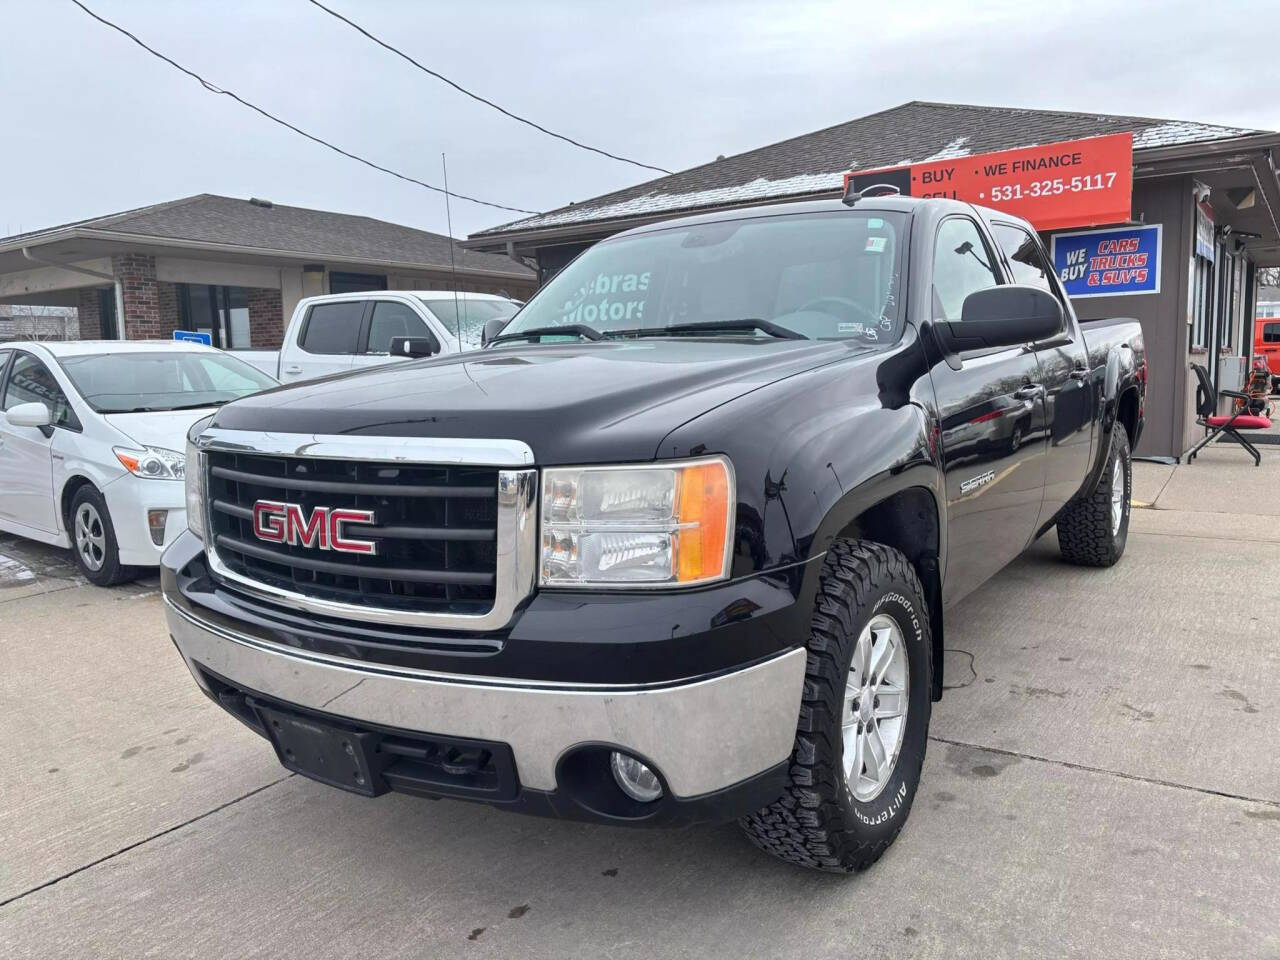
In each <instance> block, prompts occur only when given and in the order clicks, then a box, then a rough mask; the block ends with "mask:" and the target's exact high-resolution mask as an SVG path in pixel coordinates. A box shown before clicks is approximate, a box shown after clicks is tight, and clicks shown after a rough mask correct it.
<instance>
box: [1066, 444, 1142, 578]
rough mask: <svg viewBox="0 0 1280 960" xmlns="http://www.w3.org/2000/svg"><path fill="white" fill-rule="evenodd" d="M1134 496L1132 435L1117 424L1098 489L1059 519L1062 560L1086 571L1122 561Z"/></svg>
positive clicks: (1070, 507)
mask: <svg viewBox="0 0 1280 960" xmlns="http://www.w3.org/2000/svg"><path fill="white" fill-rule="evenodd" d="M1132 493H1133V463H1132V461H1131V459H1130V457H1129V435H1128V434H1127V433H1126V432H1125V429H1124V427H1123V426H1121V425H1120V424H1118V423H1117V424H1116V425H1115V427H1114V428H1113V429H1112V431H1111V450H1110V451H1109V452H1108V455H1107V462H1106V465H1105V466H1104V467H1103V468H1102V479H1101V480H1099V481H1098V488H1097V489H1096V490H1094V491H1093V493H1092V494H1091V495H1090V496H1087V497H1082V498H1080V499H1079V500H1075V501H1072V502H1071V503H1070V504H1068V505H1067V508H1066V509H1065V510H1064V511H1063V512H1062V515H1061V516H1060V517H1058V549H1059V550H1060V551H1061V552H1062V557H1063V559H1064V560H1066V561H1068V562H1069V563H1078V564H1080V565H1081V566H1085V567H1109V566H1111V565H1112V564H1114V563H1115V562H1116V561H1117V560H1119V559H1120V557H1121V556H1122V555H1123V554H1124V545H1125V542H1126V541H1127V540H1128V539H1129V511H1130V502H1129V500H1130V496H1131V495H1132Z"/></svg>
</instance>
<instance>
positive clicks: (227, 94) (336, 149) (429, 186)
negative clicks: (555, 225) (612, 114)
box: [71, 0, 539, 213]
mask: <svg viewBox="0 0 1280 960" xmlns="http://www.w3.org/2000/svg"><path fill="white" fill-rule="evenodd" d="M71 2H72V3H74V4H75V5H76V6H77V7H79V8H80V9H81V10H83V11H84V12H85V13H87V14H88V15H89V16H91V17H93V19H95V20H97V21H98V22H99V23H101V24H103V25H104V26H108V27H110V28H111V29H112V30H115V31H116V32H117V33H121V34H124V36H126V37H128V38H129V39H130V40H132V41H133V42H134V43H136V44H137V45H138V46H140V47H141V48H142V49H143V50H145V51H147V53H149V54H151V55H152V56H153V57H157V58H159V59H161V60H163V61H164V62H165V63H167V64H169V66H171V67H173V68H174V69H175V70H180V71H181V72H182V73H185V74H186V75H187V76H189V77H191V78H192V79H193V80H195V81H196V82H197V83H199V84H200V86H202V87H204V88H205V89H206V90H208V91H209V92H210V93H217V94H221V95H222V96H224V97H230V98H231V99H232V100H234V101H235V102H236V103H238V104H240V105H241V106H242V107H248V108H249V109H250V110H252V111H253V112H254V113H257V114H261V115H262V116H264V117H266V118H267V119H268V120H270V121H271V122H272V123H278V124H280V126H282V127H285V128H287V129H289V130H292V131H293V132H294V133H296V134H298V135H299V136H302V137H306V138H307V139H308V140H310V141H312V142H313V143H318V144H320V146H322V147H328V148H329V149H330V150H332V151H333V152H334V153H340V154H342V156H344V157H347V158H348V159H350V160H355V161H356V162H357V163H363V164H364V165H365V166H366V167H372V168H373V169H374V170H378V171H380V172H382V173H387V174H390V175H391V176H393V177H396V178H397V179H400V180H404V181H407V182H408V183H415V184H417V185H418V186H420V187H426V188H427V189H428V190H434V191H435V192H436V193H446V191H445V190H443V189H442V188H440V187H437V186H435V185H433V184H430V183H427V182H426V181H423V180H419V179H417V178H416V177H411V176H409V175H408V174H405V173H400V172H398V171H396V170H392V169H391V168H390V167H384V166H382V165H381V164H378V163H374V162H373V161H372V160H366V159H365V158H364V157H361V156H358V155H356V154H354V153H352V152H351V151H350V150H343V149H342V148H341V147H339V146H336V145H334V144H332V143H330V142H329V141H328V140H325V139H323V138H321V137H317V136H315V135H314V134H310V133H307V131H305V130H303V129H301V128H299V127H295V126H294V125H293V124H292V123H290V122H289V121H287V120H282V119H280V118H279V117H277V116H276V115H275V114H273V113H269V112H268V111H266V110H264V109H262V107H260V106H258V105H257V104H254V103H250V102H249V101H248V100H246V99H244V98H243V97H241V96H240V95H239V94H236V93H233V92H232V91H230V90H224V89H223V88H222V87H219V86H218V85H217V84H214V83H210V82H209V81H208V80H206V79H205V78H204V77H202V76H200V74H198V73H196V72H195V71H194V70H188V69H187V68H186V67H184V66H183V65H182V64H180V63H178V62H177V61H176V60H173V59H171V58H170V57H166V56H165V55H164V54H163V53H161V52H160V51H159V50H156V49H155V48H153V47H149V46H147V44H145V43H143V42H142V41H141V40H139V39H138V38H137V37H136V36H134V35H133V34H132V33H130V32H129V31H128V30H126V29H125V28H124V27H122V26H120V25H119V24H116V23H112V22H111V21H110V20H108V19H107V18H106V17H102V16H99V15H98V14H96V13H94V12H93V11H92V10H90V9H89V8H88V7H86V6H85V5H84V4H83V3H81V2H80V0H71ZM452 195H453V196H455V197H457V198H458V199H459V200H470V201H471V202H472V203H478V204H480V205H481V206H484V207H494V208H496V209H498V210H510V211H511V212H512V213H538V212H539V211H537V210H525V209H524V208H523V207H509V206H507V205H506V204H504V203H491V202H490V201H488V200H480V199H478V198H476V197H469V196H467V195H466V194H465V193H454V194H452Z"/></svg>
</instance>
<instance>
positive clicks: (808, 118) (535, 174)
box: [0, 0, 1280, 236]
mask: <svg viewBox="0 0 1280 960" xmlns="http://www.w3.org/2000/svg"><path fill="white" fill-rule="evenodd" d="M85 2H86V3H87V5H88V6H90V7H91V8H93V9H95V10H97V12H98V13H100V14H102V15H103V16H105V17H107V18H109V19H111V20H115V21H117V22H118V23H120V24H121V25H122V26H125V27H126V28H128V29H130V30H132V31H133V32H134V33H136V34H138V36H139V37H140V38H141V39H142V40H144V41H147V42H148V43H150V44H151V45H153V46H155V47H157V48H159V49H160V50H161V51H163V52H165V53H167V54H168V55H170V56H171V57H173V58H174V59H176V60H178V61H179V62H182V63H185V64H186V65H187V66H189V67H191V68H192V69H194V70H196V71H197V72H200V73H202V74H204V75H205V76H206V77H207V78H208V79H209V80H211V81H213V82H215V83H217V84H219V85H221V86H223V87H226V88H228V89H231V90H234V91H236V92H237V93H239V94H240V95H241V96H243V97H245V98H246V99H250V100H253V101H256V102H257V103H259V104H260V105H262V106H263V107H265V108H266V109H268V110H271V111H273V112H275V113H277V114H279V115H281V116H282V117H284V118H285V119H288V120H290V121H291V122H293V123H295V124H296V125H298V126H300V127H302V128H303V129H306V130H308V131H310V132H313V133H315V134H317V135H319V136H322V137H325V138H326V139H329V140H331V141H333V142H335V143H337V144H338V145H340V146H343V147H345V148H347V149H350V150H352V151H353V152H357V153H360V154H363V155H364V156H367V157H368V158H370V159H372V160H375V161H377V162H379V163H381V164H383V165H385V166H388V167H393V168H396V169H399V170H402V171H404V172H406V173H408V174H411V175H413V176H415V177H418V178H419V179H422V180H426V181H428V182H431V183H439V182H440V180H441V176H440V173H441V171H440V154H441V152H442V151H443V152H445V153H447V155H448V162H449V179H450V186H451V187H452V188H453V189H454V190H455V191H458V192H461V193H470V194H473V195H475V196H479V197H482V198H485V199H490V200H494V201H497V202H499V203H504V204H509V205H511V206H515V207H525V208H529V209H532V210H545V209H551V208H553V207H557V206H560V205H562V204H564V203H567V202H569V201H575V200H584V199H587V198H589V197H592V196H596V195H598V194H601V193H604V192H607V191H609V190H613V189H617V188H620V187H624V186H628V185H630V184H633V183H638V182H641V181H643V180H646V179H649V178H650V176H651V175H649V174H646V172H645V171H643V170H639V169H637V168H634V167H631V166H628V165H626V164H623V163H618V162H616V161H613V160H608V159H606V158H604V157H600V156H596V155H594V154H590V153H586V152H583V151H580V150H577V149H575V148H573V147H571V146H568V145H566V144H564V143H561V142H559V141H556V140H552V139H549V138H547V137H545V136H543V135H542V134H539V133H537V132H535V131H533V130H530V129H529V128H527V127H524V126H522V125H520V124H517V123H515V122H513V121H511V120H509V119H507V118H505V117H503V116H501V115H499V114H497V113H495V112H493V111H491V110H490V109H488V108H487V107H484V106H482V105H480V104H477V103H475V102H474V101H472V100H469V99H467V98H465V97H463V96H462V95H460V94H459V93H457V92H456V91H454V90H451V89H449V88H448V87H446V86H445V85H443V84H442V83H440V82H439V81H437V80H434V79H432V78H431V77H429V76H426V75H425V74H422V73H420V72H418V71H417V70H415V69H413V68H412V67H410V66H409V65H408V64H406V63H404V62H403V61H401V60H400V59H398V58H396V57H394V56H393V55H391V54H389V53H387V52H386V51H384V50H382V49H381V48H379V47H376V46H374V45H373V44H372V43H371V42H370V41H368V40H366V39H365V38H364V37H362V36H360V35H359V34H357V33H355V32H354V31H353V30H351V28H349V27H347V26H346V25H344V24H342V23H340V22H338V21H337V20H334V19H333V18H331V17H330V16H328V15H327V14H325V13H324V12H323V11H321V10H318V9H317V8H315V7H314V6H312V5H311V4H310V3H308V2H307V0H259V2H241V0H218V2H216V3H206V2H190V3H187V2H176V0H85ZM326 2H327V5H329V6H332V7H334V8H335V9H338V10H340V11H342V12H343V13H346V14H347V15H349V16H350V17H352V19H354V20H356V21H358V22H360V23H362V24H363V25H364V26H365V27H367V28H368V29H369V30H371V31H372V32H373V33H375V34H378V35H380V36H382V37H383V38H384V39H386V40H388V41H390V42H392V43H395V44H396V45H398V46H400V47H402V49H404V50H405V51H406V52H408V53H410V54H411V55H413V56H415V57H417V58H418V59H419V60H421V61H422V62H424V63H426V64H427V65H428V66H431V67H432V68H433V69H436V70H438V71H440V72H441V73H443V74H445V75H446V76H448V77H450V78H452V79H454V80H456V81H457V82H459V83H461V84H463V85H464V86H468V87H470V88H472V89H474V90H475V91H476V92H478V93H481V94H483V95H485V96H488V97H489V98H491V99H493V100H496V101H498V102H499V103H502V104H503V105H505V106H507V107H508V108H509V109H511V110H513V111H515V112H518V113H523V114H525V115H527V116H529V117H530V118H532V119H534V120H536V121H538V122H540V123H542V124H543V125H544V126H547V127H550V128H552V129H556V130H559V131H562V132H564V133H566V134H568V135H570V136H573V137H575V138H577V139H580V140H584V141H587V142H590V143H593V144H596V145H599V146H601V147H603V148H605V149H608V150H610V151H611V152H615V153H621V154H625V155H627V156H632V157H635V158H637V159H639V160H643V161H646V162H649V163H653V164H656V165H658V166H663V167H667V168H668V169H672V170H679V169H683V168H685V167H689V166H694V165H696V164H699V163H704V162H706V161H709V160H712V159H714V158H715V156H716V155H717V154H732V153H738V152H741V151H743V150H747V149H751V148H753V147H757V146H761V145H764V144H768V143H772V142H775V141H777V140H781V139H784V138H786V137H791V136H795V135H797V134H801V133H807V132H809V131H812V130H816V129H819V128H821V127H826V126H830V125H832V124H835V123H840V122H843V121H845V120H849V119H852V118H854V117H857V116H861V115H863V114H866V113H870V112H872V111H875V110H879V109H883V108H886V107H890V106H894V105H896V104H899V103H902V102H904V101H907V100H913V99H920V100H942V101H952V102H959V103H979V104H992V105H1002V106H1026V107H1040V108H1050V109H1064V110H1082V111H1089V112H1094V111H1096V112H1099V113H1124V114H1139V115H1146V116H1154V117H1162V118H1169V119H1178V120H1199V121H1204V122H1211V123H1226V124H1233V125H1239V126H1246V127H1258V128H1263V129H1271V130H1277V129H1280V95H1278V94H1277V91H1280V57H1276V56H1275V55H1274V52H1275V51H1274V45H1275V38H1276V36H1277V35H1278V34H1277V27H1280V4H1277V3H1275V2H1274V0H1257V2H1227V0H1217V2H1214V3H1212V4H1204V3H1176V2H1153V3H1144V2H1141V0H1130V2H1125V3H1115V2H1114V0H1106V2H1082V0H1071V2H1058V3H1053V4H1043V5H1037V4H1035V3H1027V2H1025V0H1019V2H984V3H982V4H980V5H978V4H974V5H973V6H974V9H970V5H969V4H967V3H965V2H956V0H950V2H945V0H944V2H916V3H910V2H895V3H878V4H868V3H864V2H855V0H850V2H845V3H817V2H812V3H806V2H798V0H787V2H777V0H775V2H767V3H745V2H735V3H727V2H697V0H689V2H683V3H679V2H673V3H665V2H664V3H641V2H632V3H626V4H623V3H605V2H596V0H568V2H557V0H540V2H536V3H529V2H509V3H508V2H499V0H471V2H467V3H459V2H408V0H404V2H398V0H397V2H389V0H379V2H375V0H364V2H361V3H357V2H355V0H326ZM1037 6H1040V9H1036V10H1035V11H1034V12H1033V10H1032V8H1036V7H1037ZM1254 38H1260V39H1261V42H1259V43H1254V42H1252V41H1253V40H1254ZM0 92H2V93H3V96H2V97H0V105H2V107H0V115H2V116H3V130H4V136H3V140H2V142H3V148H0V230H2V231H3V235H8V234H12V233H16V232H18V231H19V230H30V229H35V228H38V227H44V226H49V225H53V224H56V223H61V222H65V221H68V220H76V219H82V218H85V217H90V216H95V215H101V214H106V213H112V212H115V211H118V210H124V209H127V208H130V207H137V206H143V205H145V204H149V203H155V202H159V201H162V200H171V199H176V198H178V197H183V196H188V195H190V194H194V193H202V192H207V193H219V194H225V195H229V196H236V197H249V196H257V197H266V198H268V199H271V200H273V201H275V202H277V203H286V204H292V205H297V206H307V207H316V208H320V209H326V210H334V211H340V212H344V213H355V214H364V215H368V216H374V217H379V218H383V219H386V220H392V221H397V222H400V223H405V224H410V225H413V226H418V227H422V228H425V229H428V230H435V231H438V232H441V233H443V232H445V209H444V203H443V200H442V198H441V197H440V195H438V194H435V193H431V192H429V191H427V190H424V189H422V188H420V187H416V186H412V185H409V184H405V183H402V182H400V181H397V180H395V179H393V178H391V177H388V176H386V175H384V174H380V173H377V172H375V171H372V170H369V169H367V168H365V167H362V166H360V165H358V164H356V163H353V162H352V161H350V160H347V159H344V158H342V157H339V156H337V155H336V154H332V153H330V152H328V151H326V150H324V149H322V148H320V147H318V146H316V145H314V144H312V143H309V142H307V141H305V140H302V139H301V138H299V137H298V136H297V135H295V134H293V133H290V132H288V131H286V130H283V129H281V128H279V127H276V126H275V125H273V124H271V123H269V122H268V121H266V120H263V119H262V118H260V117H258V116H256V115H255V114H252V113H250V112H248V111H247V110H245V109H244V108H243V107H240V106H238V105H237V104H235V103H233V102H232V101H230V100H229V99H227V98H225V97H218V96H214V95H212V94H209V93H207V92H205V91H204V90H203V89H202V88H201V87H200V86H199V85H198V84H197V83H196V82H195V81H193V80H191V79H189V78H187V77H184V76H182V75H181V74H178V73H177V72H176V71H174V70H173V69H172V68H171V67H168V66H166V65H165V64H163V63H160V62H159V61H157V60H155V59H153V58H152V57H150V56H149V55H148V54H146V53H145V52H144V51H142V50H141V49H139V48H138V47H136V46H134V45H133V44H132V43H131V42H129V41H128V40H126V39H125V38H124V37H121V36H120V35H119V34H116V33H114V32H112V31H110V30H108V29H107V28H106V27H103V26H102V25H100V24H98V23H96V22H94V21H92V20H90V19H89V18H88V17H87V16H86V15H85V14H83V13H82V12H81V11H80V10H78V9H77V8H76V7H75V6H74V5H73V4H71V3H70V2H69V0H0ZM516 216H517V215H515V214H505V213H504V212H503V211H499V210H490V209H486V208H484V207H478V206H475V205H473V204H470V203H466V202H462V201H455V203H454V204H453V226H454V232H455V234H457V235H459V236H463V235H465V234H467V233H470V232H472V231H475V230H478V229H481V228H483V227H487V226H492V225H495V224H498V223H503V222H506V221H508V220H511V219H514V218H515V217H516Z"/></svg>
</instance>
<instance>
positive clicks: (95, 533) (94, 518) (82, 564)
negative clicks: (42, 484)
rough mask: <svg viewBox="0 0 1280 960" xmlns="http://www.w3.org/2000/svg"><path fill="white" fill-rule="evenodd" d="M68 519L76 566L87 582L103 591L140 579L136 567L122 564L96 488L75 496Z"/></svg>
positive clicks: (79, 491)
mask: <svg viewBox="0 0 1280 960" xmlns="http://www.w3.org/2000/svg"><path fill="white" fill-rule="evenodd" d="M68 519H69V520H70V521H71V522H70V527H71V547H72V549H73V550H74V551H75V555H76V565H77V566H78V567H79V568H80V572H81V573H83V574H84V576H85V579H86V580H88V581H89V582H90V583H94V584H97V585H98V586H100V587H111V586H115V585H116V584H118V583H125V582H126V581H128V580H133V579H135V578H136V577H137V575H138V571H137V570H136V569H135V568H134V567H127V566H125V565H124V564H122V563H121V562H120V548H119V546H118V545H117V544H116V531H115V527H114V526H112V524H111V514H110V513H109V512H108V511H107V501H106V500H104V499H103V497H102V494H100V493H99V492H98V491H97V490H96V489H95V488H93V487H91V486H89V485H88V484H85V485H84V486H82V487H81V488H80V489H79V490H77V491H76V492H75V495H74V496H72V498H71V510H70V512H69V515H68Z"/></svg>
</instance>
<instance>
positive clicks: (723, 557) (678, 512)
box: [541, 457, 734, 587]
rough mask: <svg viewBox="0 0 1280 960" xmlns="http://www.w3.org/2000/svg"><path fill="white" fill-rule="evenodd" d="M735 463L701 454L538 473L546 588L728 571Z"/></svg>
mask: <svg viewBox="0 0 1280 960" xmlns="http://www.w3.org/2000/svg"><path fill="white" fill-rule="evenodd" d="M733 505H734V478H733V466H732V465H731V464H730V463H729V461H728V459H727V458H725V457H708V458H702V459H698V460H688V461H679V462H670V463H657V464H651V465H648V464H646V465H644V466H631V467H556V468H551V469H547V470H544V471H543V473H542V564H541V569H542V576H541V582H542V585H543V586H548V587H560V586H564V587H570V586H572V587H599V586H632V587H655V586H673V587H683V586H690V585H693V584H699V583H709V582H711V581H715V580H723V579H725V578H727V577H728V576H729V557H730V552H731V546H732V527H733Z"/></svg>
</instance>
